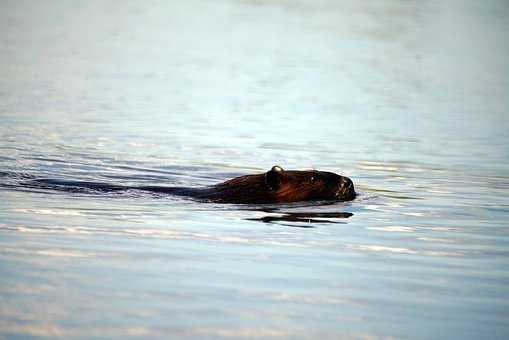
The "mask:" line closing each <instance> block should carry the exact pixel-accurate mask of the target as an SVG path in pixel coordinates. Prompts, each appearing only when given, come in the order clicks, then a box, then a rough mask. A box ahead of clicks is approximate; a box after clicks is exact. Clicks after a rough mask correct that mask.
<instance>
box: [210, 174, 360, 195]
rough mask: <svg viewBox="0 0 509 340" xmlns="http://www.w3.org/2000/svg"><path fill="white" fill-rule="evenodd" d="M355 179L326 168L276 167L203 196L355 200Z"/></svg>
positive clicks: (219, 186)
mask: <svg viewBox="0 0 509 340" xmlns="http://www.w3.org/2000/svg"><path fill="white" fill-rule="evenodd" d="M355 195H356V194H355V191H354V188H353V183H352V181H351V180H350V179H349V178H347V177H344V176H340V175H337V174H334V173H331V172H323V171H314V170H309V171H286V170H283V169H282V168H280V167H277V166H275V167H273V168H272V169H271V170H270V171H268V172H267V173H263V174H258V175H246V176H241V177H236V178H233V179H231V180H228V181H226V182H223V183H220V184H217V185H215V186H213V187H211V188H210V189H208V190H207V192H204V194H203V195H200V196H202V198H205V199H209V200H212V201H216V202H223V203H285V202H298V201H309V200H343V201H346V200H352V199H354V198H355Z"/></svg>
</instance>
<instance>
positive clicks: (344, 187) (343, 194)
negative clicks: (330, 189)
mask: <svg viewBox="0 0 509 340" xmlns="http://www.w3.org/2000/svg"><path fill="white" fill-rule="evenodd" d="M339 183H340V185H339V189H338V192H337V197H338V198H341V199H345V200H352V199H354V198H355V196H356V195H357V193H356V192H355V188H354V187H353V182H352V180H351V179H350V178H348V177H344V176H341V179H340V180H339Z"/></svg>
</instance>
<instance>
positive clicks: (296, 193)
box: [25, 165, 356, 204]
mask: <svg viewBox="0 0 509 340" xmlns="http://www.w3.org/2000/svg"><path fill="white" fill-rule="evenodd" d="M34 182H35V183H34ZM34 184H35V186H36V187H38V188H45V189H57V190H65V191H69V192H81V191H83V189H90V190H94V191H106V192H112V191H126V190H143V191H151V192H155V193H165V194H171V195H177V196H186V197H193V198H196V199H200V200H206V201H212V202H219V203H255V204H263V203H287V202H298V201H309V200H341V201H349V200H353V199H354V198H355V196H356V193H355V190H354V187H353V183H352V180H351V179H350V178H348V177H344V176H340V175H337V174H335V173H332V172H324V171H315V170H308V171H286V170H283V168H282V167H280V166H277V165H276V166H273V167H272V169H270V170H269V171H268V172H266V173H263V174H258V175H246V176H240V177H236V178H233V179H230V180H228V181H226V182H223V183H219V184H216V185H213V186H210V187H205V188H188V187H164V186H136V187H128V186H121V185H111V184H106V183H97V182H83V181H67V180H55V179H36V180H34V181H33V182H32V184H31V185H30V186H32V187H33V186H34ZM25 185H27V184H25Z"/></svg>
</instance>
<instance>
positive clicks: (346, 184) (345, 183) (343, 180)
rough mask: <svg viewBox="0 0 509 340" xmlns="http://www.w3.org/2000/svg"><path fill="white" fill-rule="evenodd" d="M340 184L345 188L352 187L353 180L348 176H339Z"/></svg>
mask: <svg viewBox="0 0 509 340" xmlns="http://www.w3.org/2000/svg"><path fill="white" fill-rule="evenodd" d="M341 185H342V186H343V187H345V188H348V189H350V188H351V187H353V182H352V180H351V179H350V178H348V177H341Z"/></svg>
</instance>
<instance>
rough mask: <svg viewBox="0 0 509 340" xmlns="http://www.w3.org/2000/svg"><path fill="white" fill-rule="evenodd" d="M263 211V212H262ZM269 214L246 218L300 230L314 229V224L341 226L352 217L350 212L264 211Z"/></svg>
mask: <svg viewBox="0 0 509 340" xmlns="http://www.w3.org/2000/svg"><path fill="white" fill-rule="evenodd" d="M262 211H263V210H262ZM265 212H267V213H269V214H267V215H266V216H263V217H259V218H248V219H247V220H249V221H260V222H265V223H275V224H281V225H287V226H291V227H300V228H314V224H317V223H319V224H322V223H328V224H341V223H346V222H344V221H340V220H341V219H347V218H350V217H352V216H353V214H352V213H350V212H275V211H265Z"/></svg>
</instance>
